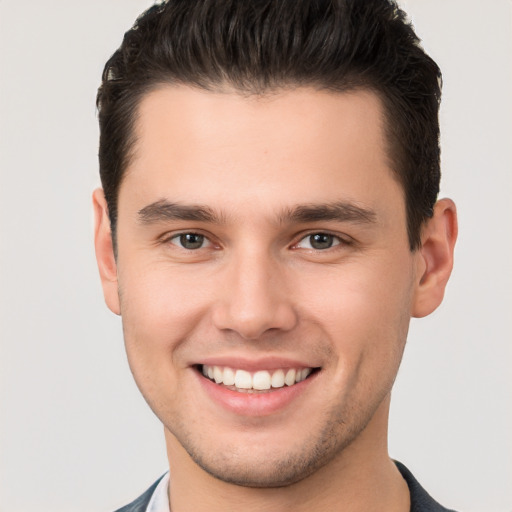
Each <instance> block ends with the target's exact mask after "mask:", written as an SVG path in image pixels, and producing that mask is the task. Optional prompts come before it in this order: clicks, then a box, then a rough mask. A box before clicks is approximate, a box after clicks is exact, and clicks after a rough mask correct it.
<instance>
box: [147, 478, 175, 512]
mask: <svg viewBox="0 0 512 512" xmlns="http://www.w3.org/2000/svg"><path fill="white" fill-rule="evenodd" d="M146 512H171V506H170V504H169V472H167V473H166V474H165V475H164V476H163V477H162V479H161V480H160V482H158V485H157V486H156V488H155V490H154V492H153V495H152V496H151V499H150V500H149V503H148V506H147V508H146Z"/></svg>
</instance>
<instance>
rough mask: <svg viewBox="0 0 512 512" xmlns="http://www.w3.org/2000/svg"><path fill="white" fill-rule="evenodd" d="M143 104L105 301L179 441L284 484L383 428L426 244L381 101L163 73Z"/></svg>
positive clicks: (199, 455)
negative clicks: (111, 286) (415, 237)
mask: <svg viewBox="0 0 512 512" xmlns="http://www.w3.org/2000/svg"><path fill="white" fill-rule="evenodd" d="M139 114H140V116H139V118H138V121H137V125H136V135H137V140H136V143H135V155H134V159H133V161H132V163H131V164H130V166H129V168H128V170H127V172H126V175H125V178H124V180H123V182H122V185H121V188H120V194H119V214H118V231H117V233H118V235H117V236H118V240H117V242H118V259H117V275H118V286H119V301H120V302H119V304H117V296H116V297H111V298H110V300H109V304H110V305H111V308H112V309H114V310H117V309H118V308H119V309H120V312H121V314H122V318H123V327H124V336H125V343H126V350H127V353H128V359H129V363H130V367H131V369H132V372H133V375H134V377H135V380H136V382H137V384H138V386H139V388H140V390H141V391H142V393H143V395H144V397H145V398H146V400H147V401H148V403H149V404H150V406H151V407H152V409H153V410H154V412H155V413H156V415H157V416H158V417H159V418H160V420H161V421H162V422H163V424H164V425H165V427H166V429H167V440H168V442H169V443H171V444H172V443H176V445H178V443H179V445H181V446H182V447H183V448H185V450H186V451H187V452H188V454H189V455H190V456H191V457H192V459H193V460H194V461H195V462H197V463H198V464H199V465H200V466H201V467H203V468H204V469H206V470H207V471H208V472H210V473H212V474H213V475H215V476H217V477H218V478H220V479H222V480H226V481H231V482H236V483H241V484H244V485H252V486H273V485H283V484H288V483H291V482H295V481H298V480H300V479H302V478H304V477H305V476H307V475H309V474H310V473H312V472H313V471H315V470H316V469H318V468H319V467H322V466H324V465H326V464H328V463H330V462H332V461H335V460H340V458H342V457H343V454H344V453H345V454H346V453H347V452H348V451H349V450H344V449H345V448H347V447H348V446H352V447H355V446H358V443H359V444H361V443H362V442H363V441H362V439H364V433H365V432H367V431H368V429H372V428H373V429H374V430H375V429H376V430H375V431H376V432H380V434H381V435H382V438H385V432H384V429H385V420H383V418H384V419H385V416H386V414H387V406H388V397H389V393H390V389H391V386H392V383H393V380H394V378H395V375H396V373H397V370H398V366H399V362H400V359H401V355H402V351H403V348H404V344H405V340H406V335H407V329H408V324H409V318H410V315H411V309H412V307H413V303H414V294H415V289H416V286H417V280H418V279H417V274H418V257H417V253H411V251H410V249H409V243H408V238H407V229H406V217H405V202H404V197H403V191H402V188H401V186H400V185H399V183H398V182H397V180H396V179H395V177H394V175H393V173H392V171H391V169H390V163H389V160H388V158H387V156H386V149H385V140H384V135H383V114H382V109H381V104H380V102H379V100H378V98H377V97H376V96H375V95H374V94H372V93H369V92H362V91H359V92H354V93H327V92H319V91H314V90H311V89H305V88H304V89H296V90H293V91H285V92H280V93H276V94H274V95H269V96H266V97H263V98H261V97H243V96H241V95H239V94H236V93H234V92H226V93H212V92H204V91H199V90H196V89H192V88H187V87H184V86H183V87H171V86H166V87H162V88H161V89H159V90H157V91H153V92H151V93H150V94H148V95H147V96H146V97H145V98H144V99H143V101H142V103H141V105H140V112H139ZM208 372H209V375H210V378H209V377H208ZM203 373H206V376H205V375H204V374H203ZM294 375H295V378H294ZM306 375H307V377H306ZM212 377H213V378H212ZM304 377H306V378H304ZM303 378H304V380H301V379H303ZM216 381H217V382H216ZM224 381H225V382H226V383H224ZM283 381H286V382H283ZM296 381H299V382H296ZM269 386H271V387H270V389H268V388H269ZM272 386H275V387H272ZM255 387H256V388H263V389H254V388H255ZM376 425H377V426H376ZM373 441H375V439H373ZM367 444H368V443H367Z"/></svg>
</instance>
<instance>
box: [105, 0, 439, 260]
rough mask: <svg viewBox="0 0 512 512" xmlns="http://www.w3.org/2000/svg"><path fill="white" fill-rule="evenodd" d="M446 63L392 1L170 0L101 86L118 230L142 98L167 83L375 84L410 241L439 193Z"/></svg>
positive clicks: (127, 45) (259, 86)
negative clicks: (441, 104) (429, 50)
mask: <svg viewBox="0 0 512 512" xmlns="http://www.w3.org/2000/svg"><path fill="white" fill-rule="evenodd" d="M440 82H441V73H440V70H439V68H438V66H437V65H436V63H435V62H434V61H433V60H432V59H431V58H430V57H429V56H428V55H426V54H425V52H424V51H423V49H422V48H421V46H420V44H419V39H418V37H417V36H416V34H415V33H414V30H413V28H412V26H411V25H410V24H409V23H407V21H406V15H405V13H404V12H403V11H401V10H400V9H399V8H398V7H397V5H396V4H395V3H394V2H393V1H388V0H369V1H365V2H358V1H347V0H324V1H320V2H319V1H316V0H301V1H299V2H297V1H295V0H283V1H280V2H276V1H272V0H269V1H258V2H252V1H250V2H238V1H233V0H221V1H219V0H202V1H189V0H173V1H170V2H164V3H162V4H159V5H155V6H153V7H152V8H150V9H148V10H147V11H146V12H145V13H144V14H142V15H141V16H140V17H139V19H138V20H137V22H136V23H135V25H134V27H133V28H132V29H131V30H129V31H128V32H127V33H126V34H125V37H124V40H123V43H122V45H121V47H120V48H119V49H118V50H117V51H116V52H115V53H114V55H113V56H112V57H111V58H110V59H109V61H108V62H107V64H106V66H105V69H104V72H103V82H102V84H101V87H100V89H99V91H98V97H97V105H98V108H99V121H100V134H101V135H100V151H99V161H100V175H101V180H102V185H103V189H104V191H105V196H106V200H107V203H108V207H109V214H110V221H111V224H112V232H113V236H114V244H115V242H116V240H115V232H116V229H115V228H116V222H117V200H118V194H119V187H120V186H121V183H122V181H123V176H124V174H125V171H126V169H127V167H128V166H129V163H130V160H131V156H132V152H133V149H134V144H135V139H136V135H135V130H134V127H135V123H136V120H137V113H138V107H139V105H140V102H141V100H142V98H144V97H145V96H146V95H147V94H148V93H149V92H150V91H152V90H155V89H156V88H158V87H159V86H160V85H162V84H181V85H189V86H192V87H197V88H199V89H203V90H206V91H220V90H225V89H227V88H230V89H233V90H235V91H238V92H240V94H243V95H262V94H272V93H273V92H275V91H277V90H283V89H294V88H297V87H312V88H315V89H318V90H327V91H337V92H348V91H353V90H370V91H372V92H374V93H375V94H376V95H377V96H378V97H379V99H380V100H381V102H382V106H383V116H384V130H385V134H386V151H387V156H388V158H389V161H390V166H391V168H392V169H393V172H394V173H395V176H396V179H397V180H398V182H399V183H400V185H401V186H402V189H403V191H404V197H405V203H406V208H407V229H408V236H409V242H410V247H411V250H414V249H417V248H418V246H419V244H420V230H421V226H422V224H423V222H424V221H425V220H426V219H427V218H430V216H431V215H432V211H433V206H434V203H435V201H436V198H437V195H438V193H439V180H440V159H439V155H440V150H439V122H438V109H439V101H440V96H441V91H440Z"/></svg>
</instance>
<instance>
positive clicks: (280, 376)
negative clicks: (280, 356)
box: [271, 370, 284, 388]
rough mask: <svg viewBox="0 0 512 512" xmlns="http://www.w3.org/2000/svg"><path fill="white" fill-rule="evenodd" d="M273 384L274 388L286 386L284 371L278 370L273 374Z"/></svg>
mask: <svg viewBox="0 0 512 512" xmlns="http://www.w3.org/2000/svg"><path fill="white" fill-rule="evenodd" d="M271 384H272V387H273V388H282V387H283V386H284V372H283V370H277V371H275V372H274V373H273V374H272V381H271Z"/></svg>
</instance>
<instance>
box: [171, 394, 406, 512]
mask: <svg viewBox="0 0 512 512" xmlns="http://www.w3.org/2000/svg"><path fill="white" fill-rule="evenodd" d="M388 410H389V397H388V399H387V400H385V401H384V402H383V403H382V404H381V406H380V407H379V409H378V410H377V412H376V413H375V415H374V417H373V418H372V420H371V421H370V423H369V424H368V425H367V427H366V428H365V429H364V430H363V432H361V433H360V435H359V436H358V437H357V438H356V439H354V441H353V442H352V443H351V444H350V445H349V446H347V447H346V448H345V449H344V450H343V451H342V452H341V453H339V454H338V455H337V456H336V457H335V458H334V459H333V460H331V461H330V462H328V463H327V464H326V465H325V466H323V467H322V468H320V469H319V470H317V471H316V472H315V473H313V474H312V475H310V476H308V477H307V478H304V479H303V480H301V481H299V482H296V483H294V484H292V485H289V486H286V487H277V488H251V487H242V486H238V485H234V484H230V483H226V482H223V481H221V480H218V479H217V478H215V477H213V476H211V475H210V474H208V473H206V472H205V471H204V470H203V469H202V468H200V467H199V466H198V465H197V464H196V463H195V462H194V461H193V460H192V459H191V458H190V456H189V455H188V453H187V452H186V451H185V450H184V449H183V447H182V446H181V445H180V444H179V442H178V441H177V440H176V438H175V437H174V436H173V435H172V434H171V433H170V432H169V431H167V430H166V432H165V436H166V444H167V453H168V457H169V467H170V473H171V483H170V504H171V511H172V512H189V511H190V512H191V511H197V510H208V511H209V512H224V511H225V510H236V509H242V510H244V512H253V511H254V512H255V511H258V512H261V511H267V510H268V511H270V510H271V511H272V512H285V511H286V512H288V511H289V510H293V511H294V512H306V511H307V512H315V511H317V510H318V511H320V510H322V511H323V510H333V511H335V510H340V511H343V512H362V511H371V510H379V511H380V512H386V511H390V512H391V511H393V512H407V511H408V510H409V506H410V505H409V490H408V488H407V484H406V483H405V481H404V480H403V478H402V476H401V475H400V473H399V471H398V469H397V468H396V466H395V464H394V463H393V461H391V459H390V458H389V456H388V453H387V419H388Z"/></svg>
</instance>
